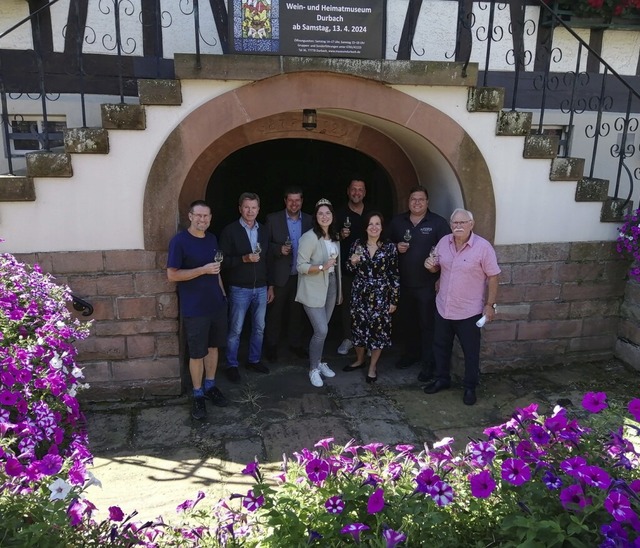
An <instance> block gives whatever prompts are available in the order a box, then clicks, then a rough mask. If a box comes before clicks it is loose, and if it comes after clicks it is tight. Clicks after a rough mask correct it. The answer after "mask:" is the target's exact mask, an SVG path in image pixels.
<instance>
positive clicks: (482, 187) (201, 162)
mask: <svg viewBox="0 0 640 548" xmlns="http://www.w3.org/2000/svg"><path fill="white" fill-rule="evenodd" d="M304 108H315V109H316V110H317V111H318V127H317V129H315V130H314V131H313V132H305V130H304V129H302V127H301V113H302V110H303V109H304ZM362 120H365V122H364V123H363V122H362ZM367 120H369V121H373V122H375V123H369V122H368V121H367ZM391 126H394V127H398V128H402V129H403V130H404V131H406V132H410V133H411V134H412V135H414V136H416V138H417V139H418V140H421V142H422V146H418V147H417V148H416V149H415V150H414V151H413V152H412V155H414V156H413V158H412V159H410V158H409V157H408V154H407V152H406V151H405V150H403V148H401V147H400V146H399V145H398V143H397V142H395V141H394V140H393V139H391V138H390V137H389V136H388V135H387V132H386V128H388V127H391ZM294 137H295V138H306V139H311V138H313V139H316V140H323V141H329V142H334V143H339V144H341V145H343V146H347V147H350V148H353V149H356V150H360V151H362V152H364V153H366V154H368V155H370V156H371V157H372V158H374V159H375V160H376V161H377V162H378V163H379V164H380V165H381V166H383V167H384V169H385V170H386V171H387V172H388V173H389V176H390V178H391V180H392V181H393V183H394V187H393V191H394V194H395V196H394V200H393V203H394V210H397V208H398V204H404V203H405V202H404V201H405V199H406V198H407V196H408V189H409V188H410V187H411V186H412V185H413V184H415V182H417V181H418V177H417V174H416V170H415V167H414V164H413V162H412V160H413V161H416V162H417V161H418V160H419V159H420V157H421V156H422V155H423V152H424V150H425V149H428V151H429V153H430V154H437V155H438V157H439V158H440V159H443V160H444V162H445V163H446V164H447V165H448V166H449V168H450V170H451V172H452V173H453V175H454V177H455V178H456V180H457V182H458V185H459V193H460V196H461V197H462V200H463V202H464V205H465V206H466V207H468V208H469V209H471V210H472V211H473V212H474V216H475V219H476V226H477V227H478V232H480V233H482V234H484V235H485V236H487V237H488V238H489V239H492V238H493V235H494V233H495V197H494V193H493V186H492V184H491V176H490V173H489V169H488V166H487V164H486V162H485V160H484V158H483V156H482V154H481V152H480V150H479V149H478V147H477V146H476V144H475V143H474V142H473V139H471V137H470V136H469V135H468V134H467V133H466V131H465V130H464V129H463V128H462V127H461V126H460V125H459V124H458V123H457V122H456V121H454V120H453V119H452V118H450V117H449V116H447V115H445V114H444V113H443V112H441V111H439V110H438V109H436V108H434V107H432V106H430V105H428V104H426V103H423V102H422V101H420V100H418V99H416V98H414V97H411V96H409V95H407V94H406V93H403V92H401V91H399V90H396V89H393V88H391V87H389V86H387V85H385V84H382V83H380V82H374V81H371V80H366V79H364V78H357V77H354V76H348V75H344V74H333V73H328V72H322V73H314V72H299V73H288V74H283V75H279V76H275V77H271V78H267V79H264V80H261V81H258V82H254V83H252V84H251V85H244V86H241V87H238V88H236V89H234V90H232V91H228V92H226V93H223V94H222V95H220V96H218V97H215V98H213V99H211V100H210V101H208V102H206V103H204V104H202V105H201V106H199V107H198V108H196V109H195V110H193V111H192V112H191V113H190V114H189V115H187V116H186V117H185V118H184V119H183V120H182V121H181V122H180V124H178V126H177V127H176V128H175V129H174V130H173V131H172V132H171V133H170V134H169V136H168V137H167V139H166V140H165V142H164V144H163V145H162V147H161V149H160V151H159V153H158V154H157V156H156V158H155V160H154V162H153V165H152V167H151V170H150V172H149V177H148V180H147V186H146V189H145V200H144V211H143V215H144V227H143V230H144V241H145V249H150V250H151V249H154V250H164V249H166V247H167V244H168V242H169V240H170V238H171V237H172V236H173V234H174V233H175V229H176V220H177V219H176V213H177V209H178V210H179V211H180V212H181V213H182V214H184V213H183V212H184V211H185V210H186V208H187V205H188V204H189V203H190V202H191V201H192V200H194V199H198V198H202V197H204V196H205V193H206V188H207V185H208V182H209V179H210V177H211V174H212V173H213V172H214V171H215V169H216V167H217V166H218V165H219V164H220V163H221V162H222V161H223V160H224V159H225V158H226V157H227V156H229V154H231V153H232V152H234V151H236V150H239V149H241V148H243V147H246V146H248V145H251V144H254V143H257V142H262V141H268V140H271V139H283V138H294ZM434 184H438V181H435V182H434ZM176 203H178V206H179V207H178V208H176Z"/></svg>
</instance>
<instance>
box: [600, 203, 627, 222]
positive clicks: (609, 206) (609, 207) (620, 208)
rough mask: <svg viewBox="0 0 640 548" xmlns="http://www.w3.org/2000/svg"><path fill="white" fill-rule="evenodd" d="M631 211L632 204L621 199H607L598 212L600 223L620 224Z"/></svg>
mask: <svg viewBox="0 0 640 548" xmlns="http://www.w3.org/2000/svg"><path fill="white" fill-rule="evenodd" d="M632 211H633V202H632V201H631V200H629V201H627V200H624V199H622V198H611V197H609V198H607V199H606V200H605V201H604V203H603V204H602V209H601V210H600V222H602V223H620V222H622V221H624V218H625V217H626V216H627V215H630V214H631V212H632Z"/></svg>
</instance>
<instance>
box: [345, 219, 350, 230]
mask: <svg viewBox="0 0 640 548" xmlns="http://www.w3.org/2000/svg"><path fill="white" fill-rule="evenodd" d="M344 227H345V228H351V219H349V217H345V219H344Z"/></svg>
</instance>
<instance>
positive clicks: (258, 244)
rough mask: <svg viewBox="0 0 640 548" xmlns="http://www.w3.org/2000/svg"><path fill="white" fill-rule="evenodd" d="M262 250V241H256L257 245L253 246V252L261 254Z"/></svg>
mask: <svg viewBox="0 0 640 548" xmlns="http://www.w3.org/2000/svg"><path fill="white" fill-rule="evenodd" d="M261 251H262V247H261V246H260V242H256V246H255V247H254V248H253V252H254V253H256V254H258V255H260V252H261Z"/></svg>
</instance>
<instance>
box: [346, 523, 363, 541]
mask: <svg viewBox="0 0 640 548" xmlns="http://www.w3.org/2000/svg"><path fill="white" fill-rule="evenodd" d="M368 529H370V527H369V526H368V525H365V524H364V523H350V524H349V525H345V526H344V527H343V528H342V529H340V533H341V534H343V535H347V534H348V535H351V536H352V537H353V540H355V541H356V542H360V533H362V531H367V530H368Z"/></svg>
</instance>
